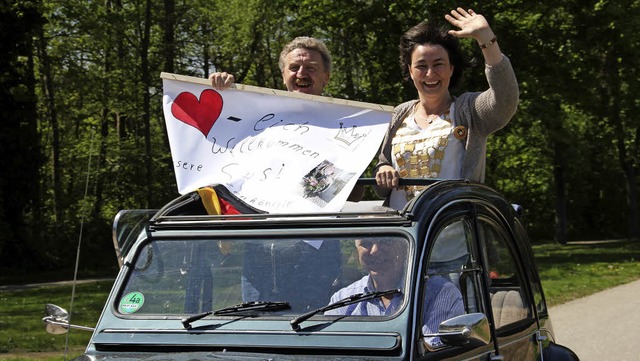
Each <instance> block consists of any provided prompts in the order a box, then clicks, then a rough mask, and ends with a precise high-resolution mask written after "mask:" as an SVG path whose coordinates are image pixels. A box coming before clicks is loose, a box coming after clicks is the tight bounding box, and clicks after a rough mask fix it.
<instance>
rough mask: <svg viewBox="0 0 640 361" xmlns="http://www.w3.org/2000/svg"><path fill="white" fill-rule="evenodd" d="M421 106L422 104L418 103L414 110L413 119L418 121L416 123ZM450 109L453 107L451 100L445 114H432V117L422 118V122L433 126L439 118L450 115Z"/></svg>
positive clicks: (448, 101)
mask: <svg viewBox="0 0 640 361" xmlns="http://www.w3.org/2000/svg"><path fill="white" fill-rule="evenodd" d="M419 105H420V102H417V103H416V105H415V106H414V108H413V118H414V119H415V120H416V122H417V120H418V106H419ZM450 107H451V98H449V100H447V108H446V110H445V111H444V112H439V113H437V114H432V115H429V116H427V117H426V118H420V120H422V121H425V122H427V124H431V123H433V121H434V120H436V119H437V118H438V117H440V116H442V115H447V114H449V109H450Z"/></svg>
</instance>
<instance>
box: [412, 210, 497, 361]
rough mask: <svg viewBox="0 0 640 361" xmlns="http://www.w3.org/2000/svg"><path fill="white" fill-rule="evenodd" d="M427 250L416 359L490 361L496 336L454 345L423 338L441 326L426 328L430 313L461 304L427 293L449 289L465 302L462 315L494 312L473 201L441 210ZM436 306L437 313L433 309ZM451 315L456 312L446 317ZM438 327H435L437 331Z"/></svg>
mask: <svg viewBox="0 0 640 361" xmlns="http://www.w3.org/2000/svg"><path fill="white" fill-rule="evenodd" d="M427 228H428V232H427V235H426V243H425V245H426V247H425V249H424V250H423V256H422V260H421V262H420V263H421V272H420V273H421V277H420V288H419V290H418V300H419V301H418V302H417V305H418V306H417V309H418V310H420V312H419V313H418V325H421V330H420V331H419V337H418V342H417V352H416V353H417V355H416V358H419V359H424V360H442V359H446V360H483V361H487V360H490V359H491V358H492V357H493V356H494V355H495V352H496V346H495V343H494V340H495V339H494V337H487V338H488V342H487V344H485V345H482V344H480V345H463V346H452V345H446V344H443V343H438V339H434V338H431V337H425V336H424V335H425V334H429V332H432V333H437V326H436V327H433V326H431V327H430V328H429V327H425V325H428V324H429V323H430V321H429V320H430V319H431V316H430V315H431V314H432V313H433V312H434V311H437V312H440V311H438V308H439V306H435V307H434V305H445V307H446V308H449V309H451V308H453V309H459V308H458V307H459V305H458V304H457V303H448V302H443V301H438V302H428V301H427V300H428V299H429V295H430V294H433V293H434V292H437V293H440V292H441V291H440V290H450V289H451V286H450V285H448V284H447V285H446V286H444V287H443V285H444V284H445V282H443V279H444V280H446V282H448V283H450V284H453V286H455V288H456V292H455V293H452V292H450V291H449V292H447V294H448V297H456V298H461V300H462V308H463V310H462V313H464V314H471V313H479V312H480V313H486V312H490V309H489V307H488V306H487V305H485V304H484V303H483V301H482V297H483V294H484V293H483V292H482V285H483V281H482V278H483V273H482V267H481V261H482V255H481V253H480V251H479V249H478V245H479V243H478V239H477V232H476V222H475V212H474V208H473V204H472V203H471V202H459V201H456V202H452V203H451V204H449V205H448V206H445V207H443V208H442V210H441V211H440V212H439V215H438V216H436V217H435V218H434V220H433V221H432V222H431V223H430V224H429V225H428V227H427ZM434 308H435V309H436V310H434ZM448 315H449V316H452V314H450V313H449V314H448ZM434 328H436V329H434Z"/></svg>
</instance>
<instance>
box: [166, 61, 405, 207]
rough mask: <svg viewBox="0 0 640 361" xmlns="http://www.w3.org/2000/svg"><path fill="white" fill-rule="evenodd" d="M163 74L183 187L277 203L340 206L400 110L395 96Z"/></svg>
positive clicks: (270, 204) (257, 203) (172, 142)
mask: <svg viewBox="0 0 640 361" xmlns="http://www.w3.org/2000/svg"><path fill="white" fill-rule="evenodd" d="M161 77H162V78H163V84H164V96H163V108H164V116H165V121H166V124H167V132H168V134H169V144H170V146H171V156H172V158H173V165H174V169H175V173H176V180H177V183H178V191H179V192H180V193H181V194H185V193H188V192H190V191H193V190H195V189H197V188H199V187H202V186H206V185H209V184H216V183H219V184H223V185H225V186H226V187H227V188H228V189H229V190H230V191H232V192H233V193H234V194H235V195H236V196H238V197H239V198H240V199H242V200H243V201H245V202H246V203H247V204H249V205H251V206H253V207H255V208H258V209H261V210H264V211H267V212H271V213H284V212H336V211H339V210H340V209H341V208H342V205H343V204H344V202H345V201H346V199H347V197H348V196H349V193H350V192H351V189H352V188H353V186H354V185H355V182H356V181H357V179H358V178H359V177H360V175H361V174H362V173H363V172H364V170H365V169H366V167H367V166H368V165H369V163H370V162H371V160H372V158H373V157H375V156H376V153H377V151H378V148H379V146H380V143H381V142H382V138H383V137H384V134H385V131H386V130H387V126H388V124H389V122H390V120H391V111H392V107H389V106H382V105H377V104H370V103H361V102H353V101H348V100H343V99H334V98H327V97H320V96H311V95H306V94H299V93H290V92H286V91H280V90H273V89H265V88H258V87H251V86H247V85H241V84H236V85H234V86H232V88H230V89H227V90H223V91H216V90H214V89H213V88H212V87H211V85H210V83H209V80H207V79H202V78H194V77H186V76H181V75H176V74H169V73H162V75H161Z"/></svg>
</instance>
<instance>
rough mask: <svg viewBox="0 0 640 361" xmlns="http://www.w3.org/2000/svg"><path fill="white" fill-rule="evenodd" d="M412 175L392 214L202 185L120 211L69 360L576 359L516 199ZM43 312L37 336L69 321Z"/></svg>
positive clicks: (485, 189)
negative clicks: (87, 326) (252, 198)
mask: <svg viewBox="0 0 640 361" xmlns="http://www.w3.org/2000/svg"><path fill="white" fill-rule="evenodd" d="M368 181H369V183H371V181H372V180H368ZM366 182H367V180H364V183H366ZM425 183H428V185H426V186H425V189H424V190H423V191H422V192H421V193H420V194H419V195H418V196H417V197H416V198H414V199H413V200H411V201H410V202H409V203H408V204H407V206H406V207H405V208H404V209H403V210H402V211H395V210H391V209H388V208H385V207H381V206H376V207H373V208H372V209H367V210H362V209H360V210H357V211H351V210H347V209H345V210H344V211H342V212H339V213H321V214H266V213H262V212H259V211H257V210H256V209H253V208H252V207H251V206H249V205H248V204H246V203H243V202H240V201H239V200H238V199H235V198H234V197H233V195H231V194H229V193H228V192H226V191H225V189H224V187H220V186H212V187H209V191H208V192H204V193H203V192H201V191H198V192H193V193H189V194H186V195H184V196H182V197H180V198H178V199H176V200H175V201H174V202H171V203H170V204H168V205H166V206H165V207H164V208H162V209H160V210H158V211H149V210H138V211H122V212H120V213H119V214H118V216H117V217H116V222H114V241H115V245H116V249H117V252H118V258H119V261H120V262H121V269H120V272H119V274H118V277H117V278H116V280H115V282H114V285H113V289H112V291H111V293H110V295H109V297H108V301H107V302H106V304H105V307H104V310H103V312H102V315H101V317H100V319H99V320H98V322H97V325H96V327H95V329H94V330H93V335H92V337H91V340H90V342H89V345H88V346H87V348H86V351H85V353H84V354H83V355H82V356H80V357H79V358H78V360H134V359H135V360H142V359H144V360H185V361H186V360H363V359H366V360H518V361H523V360H524V361H527V360H545V361H547V360H552V361H558V360H577V359H578V358H577V356H576V355H575V354H574V353H573V352H572V351H571V350H569V349H568V348H566V347H563V346H561V345H558V344H557V343H556V342H555V339H554V335H553V329H552V327H551V321H550V320H549V313H548V309H547V306H546V304H545V299H544V295H543V291H542V287H541V283H540V278H539V276H538V272H537V270H536V266H535V262H534V257H533V254H532V251H531V247H530V244H529V240H528V238H527V235H526V233H525V230H524V227H523V225H522V223H521V221H520V219H519V218H520V216H519V211H518V208H517V207H514V206H513V205H512V204H511V203H509V202H507V201H506V200H505V199H504V198H503V197H502V196H501V195H500V194H498V193H497V192H496V191H494V190H492V189H491V188H489V187H487V186H485V185H481V184H476V183H472V182H468V181H463V180H450V181H444V180H437V181H431V182H430V181H425ZM212 197H213V198H212ZM364 204H367V202H365V203H363V204H360V206H362V205H364ZM360 208H363V207H360ZM212 209H214V210H213V211H212ZM211 213H217V214H211ZM48 310H49V315H48V316H46V317H45V318H44V319H43V320H44V321H45V323H46V324H47V329H48V330H49V331H50V332H52V333H57V332H64V331H66V330H67V329H68V328H71V327H74V326H73V325H69V324H68V323H66V321H65V316H66V314H65V312H64V310H62V309H60V308H58V307H55V306H53V305H49V306H48Z"/></svg>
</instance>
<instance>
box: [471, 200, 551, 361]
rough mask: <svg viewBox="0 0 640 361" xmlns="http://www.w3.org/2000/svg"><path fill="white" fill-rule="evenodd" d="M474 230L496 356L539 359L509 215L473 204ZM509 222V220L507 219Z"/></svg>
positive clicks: (529, 300) (532, 313) (535, 329)
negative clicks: (475, 230) (474, 210)
mask: <svg viewBox="0 0 640 361" xmlns="http://www.w3.org/2000/svg"><path fill="white" fill-rule="evenodd" d="M476 215H477V217H476V225H475V226H476V229H477V241H478V250H480V255H479V256H480V261H481V263H482V268H483V270H484V272H483V273H484V275H483V276H484V277H483V278H484V282H485V285H484V287H482V290H483V291H484V294H483V298H484V303H485V304H486V305H487V306H488V307H487V309H486V311H485V312H486V314H487V316H488V318H489V320H490V322H491V326H492V331H493V334H494V341H495V343H496V345H497V348H498V350H497V354H498V355H500V356H501V357H502V359H503V360H505V361H508V360H514V361H516V360H518V361H520V360H537V359H539V357H540V350H539V343H538V324H537V321H536V318H535V310H534V309H533V304H534V301H533V300H532V298H531V294H532V293H531V289H530V285H529V284H528V280H529V277H526V274H527V273H526V272H525V269H524V268H523V265H524V262H523V260H522V257H521V256H520V254H519V253H518V250H517V247H516V244H515V238H514V237H515V235H514V233H513V232H512V227H511V226H509V224H508V223H507V222H509V220H510V218H509V215H504V214H500V212H498V211H497V210H496V209H495V208H492V207H489V206H487V205H484V204H483V205H479V204H476ZM511 221H513V219H512V218H511Z"/></svg>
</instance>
